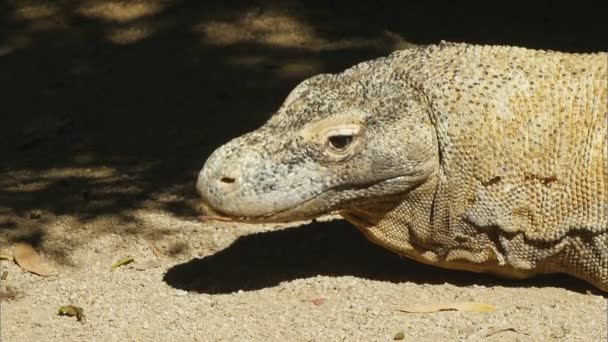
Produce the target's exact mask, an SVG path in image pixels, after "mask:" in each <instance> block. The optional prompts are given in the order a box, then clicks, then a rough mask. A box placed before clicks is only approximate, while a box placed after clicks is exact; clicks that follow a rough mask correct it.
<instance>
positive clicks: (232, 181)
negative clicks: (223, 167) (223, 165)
mask: <svg viewBox="0 0 608 342" xmlns="http://www.w3.org/2000/svg"><path fill="white" fill-rule="evenodd" d="M220 182H222V183H227V184H232V183H234V178H230V177H222V179H220Z"/></svg>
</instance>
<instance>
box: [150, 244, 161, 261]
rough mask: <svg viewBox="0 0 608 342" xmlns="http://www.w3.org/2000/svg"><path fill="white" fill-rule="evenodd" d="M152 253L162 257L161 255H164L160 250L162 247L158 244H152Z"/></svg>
mask: <svg viewBox="0 0 608 342" xmlns="http://www.w3.org/2000/svg"><path fill="white" fill-rule="evenodd" d="M152 253H154V255H155V256H156V257H157V258H160V256H161V255H163V253H162V252H161V251H160V249H159V248H158V247H157V246H156V244H152Z"/></svg>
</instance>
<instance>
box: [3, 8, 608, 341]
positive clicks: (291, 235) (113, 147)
mask: <svg viewBox="0 0 608 342" xmlns="http://www.w3.org/2000/svg"><path fill="white" fill-rule="evenodd" d="M210 3H211V2H205V1H193V0H191V1H187V0H183V1H179V0H164V1H122V2H121V1H53V2H49V1H26V0H9V1H3V2H1V3H0V84H1V85H2V89H1V90H0V103H1V104H0V115H1V117H2V124H1V125H0V155H2V160H0V249H2V250H3V251H6V252H11V251H12V248H13V246H14V245H15V243H16V242H18V241H26V242H28V243H29V244H31V245H33V246H34V247H35V248H36V249H37V250H38V251H39V252H40V254H41V255H42V258H43V265H44V267H46V268H47V269H49V270H53V271H54V272H56V273H57V275H55V276H50V277H40V276H37V275H33V274H30V273H27V272H25V271H23V270H22V269H20V268H19V267H18V266H17V265H16V264H15V263H14V262H12V261H8V260H3V261H0V267H1V270H0V274H3V273H4V272H7V273H6V279H3V280H1V283H0V306H1V313H0V339H1V340H2V341H49V340H62V341H227V340H230V341H285V340H288V341H290V340H293V341H337V340H347V341H390V340H393V339H394V338H395V337H396V335H398V334H399V333H403V339H404V340H405V341H413V340H417V341H454V340H465V341H607V340H608V311H607V310H608V308H607V306H608V304H607V299H606V294H602V293H600V292H598V291H597V290H595V289H593V288H592V287H590V286H589V285H587V284H585V283H583V282H581V281H578V280H575V279H572V278H569V277H565V276H548V277H542V278H538V279H533V280H529V281H520V282H517V281H505V280H501V279H496V278H493V277H489V276H484V275H477V274H470V273H466V272H455V271H446V270H441V269H438V268H433V267H428V266H423V265H420V264H417V263H415V262H412V261H409V260H406V259H402V258H400V257H398V256H396V255H394V254H391V253H389V252H387V251H385V250H383V249H381V248H379V247H377V246H374V245H373V244H371V243H370V242H368V241H366V240H365V238H364V237H363V236H362V235H361V234H360V233H359V232H358V231H356V229H355V228H353V227H351V226H350V225H348V224H346V223H344V222H342V221H339V220H320V221H319V222H312V223H304V224H302V225H299V226H294V227H279V226H248V225H243V224H231V223H210V222H207V223H202V222H200V221H198V220H197V219H196V217H197V215H198V214H199V209H198V201H197V198H196V194H195V193H194V180H195V177H196V174H197V172H198V170H199V169H200V167H201V166H202V164H203V163H204V160H205V158H206V157H207V156H208V155H209V153H210V152H211V151H212V150H213V149H214V148H215V147H217V146H219V145H220V144H222V143H223V142H225V141H227V140H228V139H230V138H232V137H234V136H236V135H239V134H241V133H243V132H246V131H248V130H251V129H253V128H255V127H256V126H259V125H260V124H261V123H263V122H264V121H265V120H266V118H267V117H268V115H269V113H271V112H272V110H273V109H275V108H276V107H277V106H278V105H279V104H280V102H281V101H282V100H283V98H284V97H285V95H286V94H287V93H288V92H289V90H290V89H291V88H292V87H293V86H294V85H295V84H297V83H298V82H299V81H301V80H302V79H304V78H306V77H308V76H311V75H314V74H316V73H320V72H334V71H339V70H341V69H343V68H345V67H348V66H349V65H352V64H353V63H355V62H358V61H361V60H365V59H368V58H372V57H375V56H380V55H384V54H387V53H388V52H390V51H392V50H394V49H399V48H407V47H409V46H411V45H412V44H426V43H431V42H437V41H439V40H441V39H445V40H452V41H468V42H476V43H499V44H516V45H521V46H528V47H534V48H548V49H558V50H564V51H597V50H606V49H607V47H606V46H605V42H604V41H605V37H603V36H602V33H603V32H604V31H603V22H604V20H603V18H602V17H603V13H602V11H597V10H595V9H594V8H593V7H592V6H585V5H584V4H580V6H577V7H576V8H568V7H563V8H562V7H555V6H553V7H552V6H550V5H547V4H545V6H544V7H540V8H528V10H527V11H522V10H521V8H519V7H516V6H512V7H509V5H508V4H499V3H497V4H496V5H493V6H492V8H488V9H484V8H483V7H480V6H463V5H460V6H455V5H451V4H450V2H431V1H429V2H418V1H416V2H408V3H405V2H394V3H393V2H388V1H378V2H371V1H306V2H305V4H304V2H299V1H226V2H221V4H220V2H217V4H215V5H210ZM564 23H568V25H565V24H564ZM126 256H131V257H133V258H134V260H135V261H134V262H133V263H131V264H129V265H126V266H123V267H120V268H118V269H116V270H111V266H112V265H113V264H114V263H115V262H117V261H118V260H120V259H122V258H124V257H126ZM462 301H479V302H483V303H488V304H492V305H495V306H496V308H497V310H496V311H495V312H490V313H468V312H456V311H445V312H437V313H418V314H411V313H404V312H400V311H399V308H404V307H406V306H411V305H415V304H445V303H449V302H462ZM69 304H73V305H76V306H79V307H82V308H83V310H84V314H85V316H86V318H85V319H84V320H83V321H81V322H79V321H77V320H76V318H74V317H67V316H59V315H57V310H58V308H59V307H60V306H63V305H69Z"/></svg>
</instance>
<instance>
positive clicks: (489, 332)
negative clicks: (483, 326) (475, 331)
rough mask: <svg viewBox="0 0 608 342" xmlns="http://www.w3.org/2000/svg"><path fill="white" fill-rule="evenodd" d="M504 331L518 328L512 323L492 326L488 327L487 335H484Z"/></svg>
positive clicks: (514, 330)
mask: <svg viewBox="0 0 608 342" xmlns="http://www.w3.org/2000/svg"><path fill="white" fill-rule="evenodd" d="M503 331H513V332H517V330H516V329H515V327H514V326H512V325H504V326H500V327H492V328H490V329H488V330H487V331H485V336H484V337H490V336H492V335H495V334H498V333H499V332H503Z"/></svg>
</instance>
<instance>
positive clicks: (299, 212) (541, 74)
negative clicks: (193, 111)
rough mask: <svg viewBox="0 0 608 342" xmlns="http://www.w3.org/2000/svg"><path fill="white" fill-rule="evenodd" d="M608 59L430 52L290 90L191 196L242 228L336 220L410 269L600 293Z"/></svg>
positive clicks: (219, 158) (606, 195)
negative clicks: (553, 279)
mask: <svg viewBox="0 0 608 342" xmlns="http://www.w3.org/2000/svg"><path fill="white" fill-rule="evenodd" d="M607 66H608V54H606V53H596V54H568V53H560V52H552V51H539V50H529V49H524V48H517V47H507V46H473V45H466V44H450V43H442V44H440V45H434V46H428V47H424V48H418V49H411V50H404V51H398V52H395V53H393V54H391V55H390V56H388V57H385V58H380V59H376V60H372V61H368V62H364V63H361V64H359V65H356V66H354V67H352V68H350V69H348V70H346V71H344V72H343V73H341V74H337V75H329V74H325V75H318V76H315V77H313V78H310V79H308V80H306V81H304V82H303V83H301V84H300V85H299V86H298V87H296V88H295V89H294V90H293V91H292V93H291V94H290V95H289V96H288V98H287V99H286V100H285V103H284V104H283V105H282V106H281V108H280V109H279V110H278V111H277V112H276V113H275V114H274V115H273V116H272V117H271V118H270V120H269V121H268V122H267V123H266V124H265V125H264V126H262V127H261V128H259V129H258V130H256V131H254V132H251V133H249V134H246V135H244V136H242V137H239V138H236V139H234V140H233V141H231V142H229V143H228V144H226V145H224V146H222V147H220V148H219V149H218V150H217V151H216V152H214V153H213V154H212V156H211V157H210V158H209V159H208V161H207V162H206V164H205V166H204V167H203V169H202V170H201V173H200V175H199V179H198V182H197V188H198V191H199V193H200V194H201V196H202V198H203V200H204V202H205V204H206V205H207V207H208V208H209V210H211V211H213V212H214V213H216V214H219V215H223V216H228V217H231V218H235V219H242V220H248V221H252V222H270V221H295V220H301V219H309V218H314V217H317V216H320V215H323V214H326V213H329V212H334V211H335V212H339V213H340V214H341V215H342V216H343V217H344V218H345V219H346V220H348V221H350V222H351V223H353V224H354V225H355V226H357V227H358V228H359V229H360V230H361V231H362V232H363V233H364V234H365V235H366V236H367V237H368V238H369V239H370V240H372V241H374V242H375V243H378V244H380V245H382V246H384V247H386V248H388V249H391V250H393V251H395V252H397V253H400V254H403V255H405V256H408V257H410V258H413V259H415V260H418V261H420V262H424V263H427V264H432V265H437V266H441V267H445V268H451V269H460V270H468V271H475V272H489V273H493V274H497V275H500V276H504V277H509V278H526V277H530V276H533V275H535V274H542V273H555V272H564V273H568V274H570V275H573V276H575V277H578V278H581V279H584V280H586V281H588V282H589V283H591V284H593V285H595V286H596V287H598V288H600V289H602V290H604V291H608V222H607V220H608V219H607V217H608V189H607V187H608V173H607V156H606V155H607V146H606V142H607V121H608V114H607V113H608V101H607V97H608V75H607Z"/></svg>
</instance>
